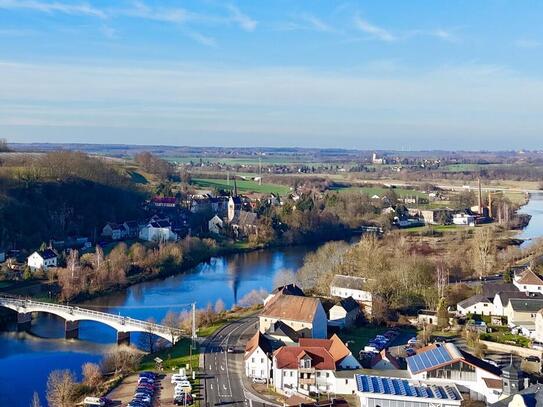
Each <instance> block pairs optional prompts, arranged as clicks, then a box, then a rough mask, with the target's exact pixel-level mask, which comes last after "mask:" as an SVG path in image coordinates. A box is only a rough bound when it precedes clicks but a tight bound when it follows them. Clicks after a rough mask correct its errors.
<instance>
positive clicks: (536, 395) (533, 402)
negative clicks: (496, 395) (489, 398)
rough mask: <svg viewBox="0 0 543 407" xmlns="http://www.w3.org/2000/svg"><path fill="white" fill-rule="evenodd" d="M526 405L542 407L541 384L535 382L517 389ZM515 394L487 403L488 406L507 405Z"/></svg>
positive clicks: (542, 389)
mask: <svg viewBox="0 0 543 407" xmlns="http://www.w3.org/2000/svg"><path fill="white" fill-rule="evenodd" d="M516 394H520V395H521V396H522V398H523V399H524V404H525V405H526V406H527V407H543V385H541V384H535V385H532V386H529V387H528V388H526V389H524V390H521V391H519V392H518V393H516ZM514 396H515V395H511V396H509V397H506V398H503V399H501V400H499V401H497V402H495V403H492V404H489V406H490V407H508V406H509V403H510V402H511V401H512V400H513V397H514Z"/></svg>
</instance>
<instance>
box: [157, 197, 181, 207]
mask: <svg viewBox="0 0 543 407" xmlns="http://www.w3.org/2000/svg"><path fill="white" fill-rule="evenodd" d="M151 204H152V205H153V206H155V207H157V208H175V206H176V205H177V199H176V198H175V197H160V196H155V197H154V198H153V199H152V200H151Z"/></svg>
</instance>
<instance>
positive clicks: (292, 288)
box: [264, 284, 305, 306]
mask: <svg viewBox="0 0 543 407" xmlns="http://www.w3.org/2000/svg"><path fill="white" fill-rule="evenodd" d="M281 295H295V296H298V297H305V294H304V292H303V290H302V289H301V288H300V287H298V286H297V285H296V284H287V285H282V286H280V287H277V288H275V289H274V290H273V291H272V292H271V294H270V295H268V296H267V297H266V298H265V299H264V306H266V305H268V303H269V302H270V301H272V300H273V299H274V298H277V297H279V296H281Z"/></svg>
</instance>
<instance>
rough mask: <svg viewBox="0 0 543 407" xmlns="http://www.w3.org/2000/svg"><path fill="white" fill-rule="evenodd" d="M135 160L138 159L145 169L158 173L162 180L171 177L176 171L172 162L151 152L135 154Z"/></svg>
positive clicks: (151, 172) (154, 173) (137, 161)
mask: <svg viewBox="0 0 543 407" xmlns="http://www.w3.org/2000/svg"><path fill="white" fill-rule="evenodd" d="M134 161H136V163H137V164H138V165H139V166H140V167H141V168H143V170H145V171H147V172H148V173H150V174H153V175H156V176H157V177H158V178H159V179H160V180H167V179H170V178H172V177H173V175H174V173H175V168H174V166H173V165H172V164H171V163H170V162H168V161H166V160H163V159H162V158H160V157H157V156H156V155H153V154H151V153H149V152H142V153H138V154H136V155H135V156H134Z"/></svg>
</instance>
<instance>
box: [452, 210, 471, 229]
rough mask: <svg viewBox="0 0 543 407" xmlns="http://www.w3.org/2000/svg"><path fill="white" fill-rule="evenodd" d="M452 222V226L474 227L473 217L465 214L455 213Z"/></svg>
mask: <svg viewBox="0 0 543 407" xmlns="http://www.w3.org/2000/svg"><path fill="white" fill-rule="evenodd" d="M452 222H453V224H454V225H460V226H475V216H474V215H469V214H467V213H455V214H454V215H453V218H452Z"/></svg>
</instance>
